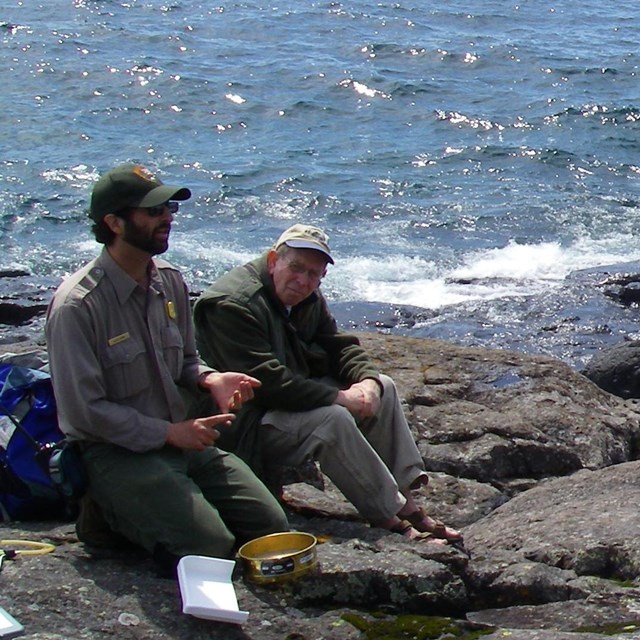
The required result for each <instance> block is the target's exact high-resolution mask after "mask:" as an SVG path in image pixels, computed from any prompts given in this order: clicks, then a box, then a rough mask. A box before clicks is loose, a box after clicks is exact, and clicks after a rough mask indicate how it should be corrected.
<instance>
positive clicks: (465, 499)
mask: <svg viewBox="0 0 640 640" xmlns="http://www.w3.org/2000/svg"><path fill="white" fill-rule="evenodd" d="M361 339H362V342H363V343H364V344H365V346H366V347H367V348H368V349H369V350H370V352H371V353H372V354H373V356H374V358H375V359H376V360H377V361H378V363H379V365H380V367H381V369H382V370H384V371H385V372H386V373H388V374H390V375H391V376H392V377H393V378H394V379H395V380H396V383H397V385H398V388H399V390H400V393H401V396H402V397H403V399H404V401H405V403H406V404H405V407H406V413H407V416H408V418H409V422H410V424H411V427H412V430H413V432H414V435H415V437H416V440H417V442H418V445H419V448H420V451H421V453H422V455H423V457H424V458H425V461H426V464H427V468H428V469H429V471H430V477H431V482H430V484H429V486H428V487H426V488H424V489H422V490H421V491H420V492H419V493H418V494H417V498H418V500H419V502H421V504H422V505H423V506H424V507H425V508H426V509H427V510H428V511H429V512H430V513H433V514H434V515H437V516H439V517H440V518H442V519H443V520H445V521H447V522H448V523H451V524H452V525H454V526H456V527H460V528H462V530H463V531H464V534H465V540H466V544H467V547H468V549H469V551H470V552H471V558H470V559H469V558H468V557H467V556H465V555H464V554H462V553H460V552H459V551H457V550H455V549H452V548H442V547H438V546H436V545H430V544H427V543H421V544H420V543H413V542H408V541H405V540H404V539H403V538H402V537H400V536H398V535H395V534H388V533H387V532H385V531H381V530H377V529H372V528H370V527H368V526H367V525H366V524H365V523H363V522H361V521H360V520H359V518H358V515H357V513H356V512H355V511H354V510H353V508H352V507H351V506H350V505H349V504H348V503H347V502H346V501H345V500H344V499H343V498H342V496H341V495H340V494H339V492H338V491H337V490H336V489H335V488H334V487H332V486H331V484H330V483H329V482H328V481H327V480H326V479H325V487H324V490H321V489H319V488H318V487H315V486H312V485H310V484H306V483H296V484H290V485H287V486H286V488H285V499H286V503H287V508H288V510H289V513H290V514H291V523H292V526H293V527H294V528H296V529H298V530H304V531H309V532H311V533H314V534H316V535H319V536H322V540H326V541H325V542H323V544H320V545H319V546H318V559H319V568H318V570H317V571H316V572H315V573H314V574H313V575H310V576H308V577H305V578H302V579H300V580H298V581H296V582H293V583H291V584H289V585H285V586H280V587H275V588H274V587H270V588H268V587H263V586H257V585H254V584H252V583H250V582H248V581H246V580H245V579H244V578H243V576H242V570H241V567H240V566H239V565H237V566H236V570H235V573H234V585H235V588H236V593H237V596H238V601H239V606H240V609H243V610H247V611H249V612H250V615H249V618H248V620H247V622H246V623H244V624H243V625H241V626H237V625H230V624H224V623H218V622H212V621H207V620H201V619H197V618H194V617H192V616H187V615H184V614H182V613H181V603H180V595H179V590H178V585H177V584H176V583H175V582H174V581H172V580H164V579H160V578H158V577H157V576H156V573H155V570H154V566H153V564H152V563H151V562H150V561H149V560H148V559H146V558H140V557H137V556H132V555H128V554H126V553H124V552H115V551H114V552H104V551H103V552H101V553H95V552H91V551H89V550H88V549H86V548H84V547H83V545H81V544H80V543H79V542H78V541H77V538H76V536H75V532H74V528H73V525H72V524H71V523H60V522H43V523H25V522H12V523H6V524H5V525H4V526H3V538H18V539H35V540H44V541H47V542H53V543H54V544H55V545H56V551H55V553H52V554H48V555H43V556H37V557H18V558H17V559H15V560H13V561H7V562H5V566H4V570H3V572H2V574H1V576H0V579H2V583H3V588H2V590H1V593H0V606H2V607H3V608H4V609H5V610H7V611H8V612H9V613H11V615H13V616H14V617H15V618H17V619H18V620H19V621H20V622H21V623H22V624H23V625H24V627H25V630H26V637H28V638H34V639H36V638H37V639H48V640H53V639H56V640H57V639H62V638H65V639H67V640H70V639H75V638H90V639H99V638H107V637H113V636H117V637H119V638H138V639H152V638H153V639H156V638H157V639H165V638H166V639H169V638H171V639H178V638H185V639H186V638H189V639H198V638H203V639H204V638H212V639H220V640H222V639H225V640H230V639H231V640H235V639H255V640H258V639H259V640H285V639H286V640H317V639H319V638H326V639H332V640H352V639H353V640H355V639H356V638H377V637H385V638H439V637H445V635H446V633H447V631H446V630H447V628H449V629H450V628H451V627H447V625H451V624H453V625H454V627H455V629H456V630H457V631H456V633H458V634H459V635H458V637H462V638H469V639H470V638H476V637H479V636H480V635H482V636H483V637H486V638H489V639H491V640H497V639H498V638H505V637H509V638H511V639H512V640H533V639H539V640H551V639H554V640H557V639H562V638H573V639H576V640H587V639H592V638H597V637H601V634H603V633H608V634H610V635H613V637H616V638H640V588H638V585H637V584H636V582H635V580H636V576H637V575H638V573H640V545H638V544H637V542H636V535H637V533H638V531H640V512H639V511H638V509H637V507H636V501H637V496H638V493H639V491H640V462H637V461H636V458H637V457H638V455H637V454H638V447H639V446H640V406H639V405H638V404H637V402H636V401H634V400H623V399H622V398H619V397H617V396H614V395H611V394H609V393H607V392H605V391H603V390H602V389H600V388H599V387H597V386H596V385H595V384H593V383H592V382H591V381H590V380H588V379H587V378H586V377H584V376H582V375H581V374H579V373H576V372H574V371H573V370H572V369H571V368H570V367H569V366H568V365H566V364H564V363H562V362H560V361H558V360H555V359H552V358H547V357H541V356H529V355H524V354H521V353H516V352H509V351H500V350H489V349H480V348H468V347H458V346H454V345H452V344H449V343H446V342H441V341H433V340H428V339H414V338H407V337H394V336H385V335H380V334H374V333H365V334H361ZM0 349H1V352H4V354H5V357H6V354H7V353H14V354H15V353H18V352H19V353H22V354H23V357H30V354H32V353H34V352H35V354H36V355H38V354H39V355H42V354H43V343H42V341H41V340H38V339H36V340H35V341H33V340H31V341H28V340H27V341H22V342H19V343H17V344H5V345H3V346H2V347H1V348H0ZM24 354H26V355H24ZM425 616H426V617H425ZM443 616H444V617H446V618H447V619H443V618H442V617H443ZM448 618H451V619H452V620H448ZM385 625H386V626H385ZM429 629H431V631H429ZM376 634H377V635H376ZM384 634H386V635H384ZM403 634H404V635H403ZM429 634H431V635H429Z"/></svg>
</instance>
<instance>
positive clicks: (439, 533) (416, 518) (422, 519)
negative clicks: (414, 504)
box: [403, 509, 464, 543]
mask: <svg viewBox="0 0 640 640" xmlns="http://www.w3.org/2000/svg"><path fill="white" fill-rule="evenodd" d="M403 517H404V519H405V520H406V521H407V522H408V523H409V524H410V525H411V526H412V527H413V528H414V529H417V530H418V531H420V532H422V533H430V534H432V535H433V536H434V537H435V538H442V539H443V540H447V542H450V543H451V542H462V541H463V539H464V538H463V535H462V534H461V533H460V532H459V531H456V530H455V529H451V528H450V527H447V525H445V524H444V522H442V521H441V520H436V519H435V518H432V517H431V516H429V515H427V514H426V513H425V512H424V511H423V510H422V509H418V510H417V511H414V512H413V513H410V514H409V515H407V516H403ZM428 520H430V521H431V522H432V523H433V524H427V521H428Z"/></svg>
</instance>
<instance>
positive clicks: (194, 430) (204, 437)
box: [166, 413, 235, 451]
mask: <svg viewBox="0 0 640 640" xmlns="http://www.w3.org/2000/svg"><path fill="white" fill-rule="evenodd" d="M234 419H235V416H234V415H233V414H232V413H221V414H220V415H217V416H207V417H206V418H196V419H195V420H184V421H183V422H173V423H171V424H170V425H169V430H168V431H167V440H166V442H167V444H170V445H172V446H174V447H177V448H178V449H195V450H196V451H202V450H203V449H206V448H207V447H208V446H211V445H212V444H213V443H214V442H215V441H216V440H217V439H218V438H219V437H220V432H219V431H218V430H217V429H216V427H217V426H218V425H221V426H227V425H230V424H231V421H232V420H234Z"/></svg>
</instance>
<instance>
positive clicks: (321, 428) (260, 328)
mask: <svg viewBox="0 0 640 640" xmlns="http://www.w3.org/2000/svg"><path fill="white" fill-rule="evenodd" d="M333 262H334V260H333V257H332V255H331V250H330V248H329V244H328V238H327V236H326V235H325V234H324V232H323V231H322V230H320V229H318V228H316V227H313V226H308V225H302V224H296V225H294V226H292V227H290V228H289V229H287V230H286V231H285V232H284V233H283V234H282V235H281V236H280V238H279V239H278V240H277V242H276V243H275V245H274V246H273V248H271V249H270V250H268V251H267V252H266V253H265V254H264V255H262V256H261V257H260V258H258V259H256V260H254V261H252V262H249V263H248V264H245V265H244V266H241V267H237V268H235V269H233V270H232V271H230V272H229V273H227V274H225V275H224V276H222V277H221V278H220V279H219V280H217V281H216V282H215V283H214V284H212V285H211V286H210V287H209V288H208V289H207V290H206V291H205V292H204V293H203V294H202V296H200V298H199V299H198V300H197V302H196V305H195V310H194V319H195V327H196V343H197V345H198V348H199V351H200V353H201V355H202V356H203V358H204V359H205V361H206V362H208V363H209V364H210V365H211V366H215V367H217V368H218V369H220V370H222V371H228V370H236V371H243V372H244V373H247V374H248V375H251V376H253V377H255V378H257V379H258V380H260V382H261V383H262V385H261V387H260V388H258V389H256V390H255V399H254V400H252V401H251V402H249V403H248V405H247V407H246V408H245V409H243V411H242V413H241V414H240V415H239V416H238V421H237V422H236V423H235V424H234V426H233V427H232V429H231V430H230V431H229V435H231V433H233V437H234V442H233V444H232V445H230V446H233V447H234V449H235V450H236V451H237V453H238V454H239V455H240V456H241V457H244V458H245V459H246V460H247V461H248V462H249V463H250V464H251V465H252V466H253V467H254V469H255V470H256V471H257V472H258V473H263V472H264V469H265V467H268V465H269V464H272V463H277V464H280V465H292V466H296V465H300V464H302V463H303V462H305V461H306V460H308V459H314V460H318V462H319V463H320V468H321V469H322V471H323V472H324V473H325V474H326V475H327V476H328V477H329V478H330V479H331V480H332V481H333V482H334V484H335V485H336V486H337V487H338V488H339V489H340V490H341V491H342V493H343V494H344V495H345V496H346V497H347V499H348V500H350V502H351V503H352V504H353V505H354V506H355V507H356V508H357V509H358V511H359V512H360V514H361V515H362V516H363V517H364V518H366V519H367V520H369V521H370V522H371V523H372V524H374V525H376V526H380V527H383V528H385V529H388V530H390V531H393V532H397V533H400V534H402V535H404V536H406V537H408V538H411V539H429V540H433V541H436V542H439V543H441V544H443V543H446V542H460V541H461V538H462V536H461V535H460V533H458V532H457V531H455V530H453V529H451V528H449V527H446V526H444V525H443V524H442V523H439V522H437V521H435V520H434V519H432V518H431V517H430V516H428V515H427V514H426V513H424V512H423V511H422V510H421V509H419V508H418V506H417V505H416V503H415V501H414V500H413V498H412V496H411V490H412V489H414V488H418V487H419V486H420V485H423V484H426V483H427V482H428V478H427V475H426V473H425V471H424V465H423V461H422V458H421V456H420V454H419V452H418V450H417V447H416V445H415V442H414V440H413V438H412V436H411V432H410V430H409V427H408V425H407V422H406V419H405V417H404V413H403V411H402V407H401V404H400V400H399V398H398V394H397V391H396V388H395V385H394V384H393V381H392V380H391V379H390V378H389V377H388V376H385V375H381V374H380V373H379V372H378V371H377V369H376V368H375V366H374V365H373V363H372V362H371V360H370V359H369V358H368V356H367V354H366V353H365V351H364V349H363V348H362V347H361V346H360V344H359V342H358V339H357V338H356V337H355V336H352V335H348V334H346V333H343V332H341V331H338V329H337V326H336V322H335V320H334V318H333V316H332V315H331V313H330V311H329V308H328V306H327V303H326V301H325V299H324V297H323V295H322V293H321V291H320V289H319V288H318V287H319V285H320V282H321V280H322V278H323V277H324V275H325V273H326V268H327V265H328V264H333Z"/></svg>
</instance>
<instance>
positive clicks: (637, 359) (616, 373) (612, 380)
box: [583, 340, 640, 398]
mask: <svg viewBox="0 0 640 640" xmlns="http://www.w3.org/2000/svg"><path fill="white" fill-rule="evenodd" d="M583 373H584V375H585V376H586V377H587V378H589V379H590V380H592V381H593V382H594V383H595V384H597V385H598V386H599V387H601V388H602V389H604V390H605V391H608V392H609V393H613V394H615V395H617V396H620V397H621V398H640V341H639V340H629V341H626V342H622V343H620V344H618V345H615V346H613V347H611V348H610V349H606V350H604V351H602V352H600V353H598V354H597V355H595V356H593V358H591V360H590V361H589V362H588V363H587V366H586V367H585V368H584V371H583Z"/></svg>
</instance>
